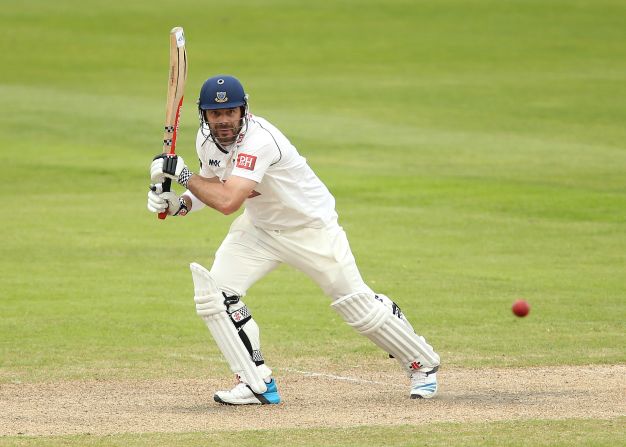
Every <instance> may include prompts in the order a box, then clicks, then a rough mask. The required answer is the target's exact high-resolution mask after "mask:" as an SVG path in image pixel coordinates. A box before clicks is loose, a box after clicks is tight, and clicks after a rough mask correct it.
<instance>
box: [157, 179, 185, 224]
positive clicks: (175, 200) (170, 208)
mask: <svg viewBox="0 0 626 447" xmlns="http://www.w3.org/2000/svg"><path fill="white" fill-rule="evenodd" d="M162 191H163V189H162V186H161V184H156V185H150V190H149V191H148V210H149V211H151V212H153V213H164V212H167V214H169V215H170V216H179V215H180V216H184V215H185V214H187V205H186V204H185V201H184V200H183V198H182V197H178V195H176V193H175V192H172V191H168V192H162Z"/></svg>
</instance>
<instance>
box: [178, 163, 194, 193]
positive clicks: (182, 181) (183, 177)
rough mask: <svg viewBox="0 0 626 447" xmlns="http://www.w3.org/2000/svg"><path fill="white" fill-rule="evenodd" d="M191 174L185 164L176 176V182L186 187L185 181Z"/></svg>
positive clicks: (187, 181)
mask: <svg viewBox="0 0 626 447" xmlns="http://www.w3.org/2000/svg"><path fill="white" fill-rule="evenodd" d="M192 175H193V173H192V172H191V171H190V170H189V169H187V166H185V167H184V168H183V170H182V171H181V173H180V175H179V176H178V180H177V181H178V183H179V184H181V185H183V186H184V187H185V188H186V187H187V183H189V179H190V178H191V176H192Z"/></svg>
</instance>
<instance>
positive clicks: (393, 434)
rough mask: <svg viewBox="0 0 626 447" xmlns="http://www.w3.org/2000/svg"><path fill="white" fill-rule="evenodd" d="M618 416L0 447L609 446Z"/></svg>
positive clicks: (617, 438)
mask: <svg viewBox="0 0 626 447" xmlns="http://www.w3.org/2000/svg"><path fill="white" fill-rule="evenodd" d="M623 423H624V418H622V419H621V420H615V421H605V420H576V419H570V420H564V421H533V420H530V421H511V422H491V423H480V424H477V423H472V424H467V423H466V424H460V423H459V424H452V423H439V424H430V425H425V426H419V427H415V426H409V425H404V426H398V427H392V428H390V427H377V426H370V427H354V428H347V429H334V428H326V429H313V430H301V429H295V430H257V431H219V432H213V433H158V434H157V433H155V434H126V435H111V436H91V435H77V436H54V437H45V438H43V437H7V438H4V439H3V438H0V446H7V447H8V446H15V447H27V446H33V445H37V446H45V447H52V446H81V447H82V446H85V447H87V446H89V447H91V446H94V447H96V446H98V447H99V446H124V447H142V446H154V445H167V446H171V447H177V446H184V447H195V446H206V445H210V446H215V447H222V446H223V447H228V446H232V445H238V446H241V447H257V446H270V445H289V446H302V447H304V446H306V447H332V446H343V445H349V446H355V447H360V446H367V447H369V446H389V447H408V446H415V445H429V446H434V447H436V446H442V447H443V446H449V445H455V446H467V447H469V446H481V447H483V446H484V447H489V446H494V447H496V446H497V447H509V446H510V447H513V446H520V447H521V446H532V447H534V446H563V447H572V446H585V447H587V446H589V447H600V446H615V445H620V444H621V443H622V442H623V441H624V429H623V426H620V424H623Z"/></svg>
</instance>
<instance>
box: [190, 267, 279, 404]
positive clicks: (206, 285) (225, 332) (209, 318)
mask: <svg viewBox="0 0 626 447" xmlns="http://www.w3.org/2000/svg"><path fill="white" fill-rule="evenodd" d="M189 267H190V269H191V276H192V278H193V286H194V293H195V296H194V301H195V302H196V312H197V313H198V315H200V317H201V318H202V319H203V320H204V322H205V323H206V325H207V327H208V328H209V331H210V332H211V335H212V336H213V338H214V339H215V342H216V343H217V347H218V348H219V349H220V351H222V354H224V357H226V361H227V362H228V364H229V365H230V369H231V370H232V371H233V372H234V373H235V374H238V375H239V377H240V378H241V379H242V380H243V381H244V382H245V383H246V384H248V385H249V386H250V388H251V389H252V391H254V392H255V393H257V394H263V393H265V392H266V391H267V385H266V384H265V381H264V380H263V377H261V374H260V373H259V370H258V369H257V366H256V365H255V364H254V362H253V361H252V359H251V358H250V354H249V353H248V350H247V349H246V347H245V346H244V344H243V342H242V341H241V338H240V337H239V334H237V329H235V326H234V325H233V323H232V321H231V319H230V317H229V316H228V314H227V313H226V306H225V305H224V297H223V296H222V294H221V293H220V291H219V289H218V287H217V284H216V283H215V281H214V280H213V278H211V275H210V274H209V271H208V270H207V269H205V268H204V267H202V266H201V265H200V264H197V263H195V262H193V263H191V264H190V266H189Z"/></svg>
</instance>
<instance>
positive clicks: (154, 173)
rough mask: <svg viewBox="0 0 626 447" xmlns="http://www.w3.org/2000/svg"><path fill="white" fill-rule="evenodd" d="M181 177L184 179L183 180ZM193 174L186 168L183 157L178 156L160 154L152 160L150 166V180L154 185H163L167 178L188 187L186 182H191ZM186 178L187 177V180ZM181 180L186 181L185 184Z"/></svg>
mask: <svg viewBox="0 0 626 447" xmlns="http://www.w3.org/2000/svg"><path fill="white" fill-rule="evenodd" d="M181 176H182V177H183V179H181ZM187 176H189V177H190V176H191V172H190V171H189V169H187V166H185V161H184V160H183V157H179V156H178V155H166V154H159V155H157V156H156V157H154V159H153V160H152V164H151V165H150V180H151V181H152V183H154V184H157V183H163V181H164V180H165V179H166V178H170V179H172V180H175V181H177V182H178V183H181V184H183V185H184V186H187V184H186V180H189V177H187ZM184 177H187V178H186V179H185V178H184ZM181 180H184V181H185V182H184V183H183V182H182V181H181Z"/></svg>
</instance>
